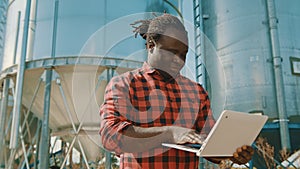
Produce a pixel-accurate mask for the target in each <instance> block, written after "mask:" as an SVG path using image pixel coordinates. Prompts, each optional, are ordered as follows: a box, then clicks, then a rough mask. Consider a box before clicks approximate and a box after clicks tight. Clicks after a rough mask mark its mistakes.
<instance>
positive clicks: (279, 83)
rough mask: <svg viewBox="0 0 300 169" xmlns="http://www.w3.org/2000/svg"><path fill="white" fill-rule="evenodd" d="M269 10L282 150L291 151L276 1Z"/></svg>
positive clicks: (268, 4) (271, 3)
mask: <svg viewBox="0 0 300 169" xmlns="http://www.w3.org/2000/svg"><path fill="white" fill-rule="evenodd" d="M267 10H268V11H267V12H268V21H269V29H270V40H271V47H272V58H273V71H274V76H275V88H276V101H277V109H278V116H279V124H280V135H281V137H280V139H281V147H282V149H291V145H290V135H289V128H288V120H287V113H286V103H285V92H284V84H283V75H282V64H281V63H282V57H281V56H280V44H279V37H278V30H277V23H278V19H277V16H276V8H275V2H274V0H267Z"/></svg>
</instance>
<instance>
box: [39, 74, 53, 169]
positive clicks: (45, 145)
mask: <svg viewBox="0 0 300 169" xmlns="http://www.w3.org/2000/svg"><path fill="white" fill-rule="evenodd" d="M45 74H46V77H45V91H44V114H43V122H42V133H41V140H40V151H39V168H48V167H49V140H50V139H49V133H50V131H49V111H50V99H51V98H50V97H51V81H52V70H51V68H48V69H46V70H45Z"/></svg>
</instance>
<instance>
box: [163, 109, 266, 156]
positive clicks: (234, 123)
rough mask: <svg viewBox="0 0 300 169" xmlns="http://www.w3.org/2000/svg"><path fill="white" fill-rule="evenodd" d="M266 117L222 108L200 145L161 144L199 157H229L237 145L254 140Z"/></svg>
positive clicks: (246, 143) (250, 142) (248, 143)
mask: <svg viewBox="0 0 300 169" xmlns="http://www.w3.org/2000/svg"><path fill="white" fill-rule="evenodd" d="M267 119H268V116H265V115H257V114H248V113H243V112H236V111H231V110H224V111H223V112H222V113H221V115H220V117H219V119H218V120H217V122H216V124H215V125H214V127H213V128H212V130H211V131H210V133H209V134H208V136H207V138H206V139H205V140H204V141H203V144H202V145H193V144H192V145H191V144H190V145H185V144H182V145H179V144H170V143H162V145H163V146H167V147H171V148H176V149H180V150H184V151H189V152H194V153H196V154H197V156H201V157H230V156H232V155H233V153H234V152H235V151H236V149H237V148H238V147H241V146H243V145H251V144H252V143H253V142H254V140H255V139H256V137H257V136H258V134H259V133H260V131H261V129H262V128H263V126H264V124H265V123H266V121H267ZM197 146H198V147H197Z"/></svg>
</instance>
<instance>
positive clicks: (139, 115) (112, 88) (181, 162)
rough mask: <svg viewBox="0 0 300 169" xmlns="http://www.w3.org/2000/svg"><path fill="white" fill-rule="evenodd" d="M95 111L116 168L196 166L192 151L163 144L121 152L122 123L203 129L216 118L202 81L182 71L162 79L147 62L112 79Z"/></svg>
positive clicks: (124, 124)
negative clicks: (117, 158)
mask: <svg viewBox="0 0 300 169" xmlns="http://www.w3.org/2000/svg"><path fill="white" fill-rule="evenodd" d="M100 116H101V127H100V135H101V138H102V144H103V146H104V147H105V148H106V149H108V150H109V151H113V152H115V153H117V154H118V155H120V160H121V161H120V168H127V169H129V168H132V169H136V168H143V169H145V168H153V169H154V168H155V169H158V168H172V169H175V168H182V169H186V168H188V169H190V168H197V166H198V157H197V156H196V155H195V154H194V153H189V152H185V151H181V150H176V149H169V148H165V147H162V146H160V147H157V148H154V149H151V150H149V151H147V152H140V153H127V152H124V151H123V150H122V143H121V141H120V140H121V139H122V137H123V135H122V131H123V130H124V129H126V127H127V126H129V125H135V126H140V127H159V126H171V125H176V126H182V127H187V128H193V129H195V130H197V131H198V132H201V133H208V132H209V131H210V129H211V128H212V126H213V125H214V123H215V120H214V119H213V117H212V113H211V109H210V102H209V98H208V95H207V93H206V91H205V90H204V89H203V88H202V87H201V85H199V84H197V83H195V82H193V81H191V80H189V79H187V78H186V77H183V76H181V75H178V76H177V77H176V78H174V79H172V80H167V81H166V80H164V79H163V77H162V76H161V75H160V73H159V72H158V71H156V70H155V69H153V68H151V67H150V66H149V65H148V64H147V63H144V65H143V67H142V68H139V69H136V70H134V71H131V72H127V73H125V74H122V75H120V76H116V77H114V78H112V79H111V81H110V83H109V84H108V85H107V87H106V91H105V97H104V103H103V105H102V106H101V108H100ZM145 146H146V145H145Z"/></svg>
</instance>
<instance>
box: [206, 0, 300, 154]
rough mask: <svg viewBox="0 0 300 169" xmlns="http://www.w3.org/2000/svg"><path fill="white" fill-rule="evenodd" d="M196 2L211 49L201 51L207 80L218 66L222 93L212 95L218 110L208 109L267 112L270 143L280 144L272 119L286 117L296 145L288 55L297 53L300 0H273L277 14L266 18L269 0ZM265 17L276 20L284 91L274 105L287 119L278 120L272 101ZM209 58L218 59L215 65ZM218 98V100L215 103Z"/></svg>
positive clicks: (296, 91) (297, 91)
mask: <svg viewBox="0 0 300 169" xmlns="http://www.w3.org/2000/svg"><path fill="white" fill-rule="evenodd" d="M201 2H202V4H201V5H202V8H201V9H202V17H203V32H204V34H205V36H206V38H207V39H206V43H205V46H206V47H207V46H213V47H214V49H213V52H211V53H210V52H209V51H212V49H208V50H207V51H208V52H207V51H206V53H205V64H206V65H207V71H208V76H209V79H210V80H208V81H212V80H213V79H214V78H218V77H214V76H210V75H213V74H219V73H216V71H219V70H220V69H221V70H222V72H221V74H222V75H221V76H220V79H221V80H219V81H221V82H222V88H223V89H222V90H224V97H222V98H218V99H219V100H218V99H215V100H214V98H212V107H213V108H214V109H216V110H218V111H217V112H214V113H215V114H218V113H219V110H221V109H231V110H237V111H243V112H260V113H264V114H266V115H268V116H269V123H268V124H267V125H266V129H270V128H271V129H272V130H273V129H274V130H275V131H274V132H272V133H273V135H274V133H275V135H274V137H273V138H271V139H269V141H270V142H273V143H274V144H275V145H276V146H278V145H280V139H279V138H280V136H278V134H279V133H278V128H279V127H278V126H279V125H278V122H280V121H286V123H288V125H289V127H288V128H289V129H288V130H289V131H290V133H291V136H290V137H291V138H290V141H291V145H292V149H299V148H300V144H299V142H300V140H299V135H300V134H299V123H300V120H299V119H300V118H299V117H300V77H299V76H296V75H294V74H292V72H291V63H290V57H295V58H300V50H299V49H300V39H299V37H300V31H299V30H300V11H299V10H298V8H299V6H300V1H297V0H291V1H288V2H283V1H279V0H274V2H275V3H274V4H275V11H276V14H277V18H271V19H270V18H269V16H268V14H269V13H268V4H267V2H272V1H263V0H255V1H239V0H227V1H217V0H209V1H201ZM269 12H270V11H269ZM270 20H272V21H275V22H276V21H277V22H276V24H277V27H276V28H275V29H276V31H278V40H279V48H277V49H276V50H278V49H279V51H280V54H279V57H281V59H282V60H281V59H280V58H278V60H279V62H280V64H281V67H282V78H283V80H282V81H281V82H282V83H283V90H284V91H285V92H284V95H283V100H284V103H279V104H285V107H286V109H285V114H286V116H287V119H280V118H281V117H280V116H279V110H278V106H277V104H278V102H277V98H276V97H277V95H276V93H278V91H277V90H276V87H275V86H276V76H275V73H274V67H275V66H274V63H273V59H274V58H273V56H272V54H273V53H272V47H274V44H273V42H272V40H271V39H272V37H271V34H270V24H269V21H270ZM272 29H273V28H272ZM215 60H218V62H219V63H220V64H215V63H216V62H215ZM223 75H224V76H223ZM277 78H278V77H277ZM277 80H278V79H277ZM209 86H210V87H209V89H208V90H209V91H210V92H214V91H216V90H220V88H219V86H217V85H216V84H213V83H210V84H209ZM278 97H281V96H278ZM220 101H221V103H224V104H222V105H221V107H220V104H219V103H220ZM293 124H296V125H295V126H296V127H293ZM269 127H270V128H269ZM269 136H270V137H271V136H272V134H269ZM281 137H284V136H281ZM272 139H274V140H272ZM282 139H285V138H282ZM276 150H277V149H276Z"/></svg>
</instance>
